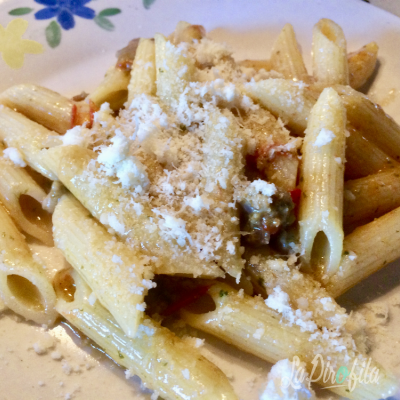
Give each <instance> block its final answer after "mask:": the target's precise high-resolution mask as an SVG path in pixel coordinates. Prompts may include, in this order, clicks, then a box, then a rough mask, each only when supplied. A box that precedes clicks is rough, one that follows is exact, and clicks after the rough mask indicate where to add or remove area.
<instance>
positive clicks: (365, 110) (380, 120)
mask: <svg viewBox="0 0 400 400" xmlns="http://www.w3.org/2000/svg"><path fill="white" fill-rule="evenodd" d="M335 90H337V92H338V93H339V94H340V95H341V97H342V101H343V104H344V106H345V107H346V111H347V118H348V121H349V122H350V123H351V125H352V126H354V127H355V128H356V129H358V130H359V131H360V132H361V134H362V135H363V136H364V137H365V138H366V139H368V140H369V141H371V142H372V143H374V144H375V145H376V146H377V147H379V148H380V149H381V150H382V151H384V152H385V153H386V154H387V155H389V156H390V157H392V158H393V159H395V160H396V161H399V160H400V127H399V125H398V124H397V123H396V122H395V121H394V120H393V119H392V118H391V117H389V116H388V115H387V114H385V112H384V111H383V109H382V108H381V107H380V106H379V105H377V104H375V103H373V102H372V101H371V100H370V99H369V98H368V97H367V96H365V95H364V94H362V93H360V92H357V91H356V90H354V89H352V88H350V87H348V86H337V87H335Z"/></svg>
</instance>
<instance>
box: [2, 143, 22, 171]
mask: <svg viewBox="0 0 400 400" xmlns="http://www.w3.org/2000/svg"><path fill="white" fill-rule="evenodd" d="M3 156H4V157H5V158H8V159H9V160H10V161H12V162H13V163H14V164H15V165H16V166H18V167H21V168H24V167H26V162H25V161H24V156H23V155H22V153H21V152H20V151H19V150H18V149H16V148H15V147H8V148H7V149H4V150H3Z"/></svg>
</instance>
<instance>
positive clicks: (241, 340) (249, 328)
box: [181, 283, 398, 400]
mask: <svg viewBox="0 0 400 400" xmlns="http://www.w3.org/2000/svg"><path fill="white" fill-rule="evenodd" d="M208 293H209V294H210V295H211V296H212V298H213V300H214V302H215V306H216V308H215V310H214V311H210V312H208V313H205V314H192V313H190V312H188V311H182V312H181V317H182V319H183V320H184V321H185V322H186V323H187V324H189V325H190V326H193V327H194V328H197V329H200V330H202V331H204V332H207V333H210V334H212V335H214V336H216V337H218V338H220V339H222V340H224V341H226V342H227V343H229V344H232V345H234V346H236V347H238V348H239V349H241V350H244V351H246V352H248V353H250V354H253V355H255V356H257V357H260V358H262V359H263V360H266V361H269V362H272V363H276V362H277V361H279V360H283V359H286V358H289V359H291V358H293V357H294V356H298V357H299V358H300V359H301V361H303V362H305V363H306V369H307V371H308V372H309V373H310V372H311V371H312V373H311V376H312V377H314V380H316V382H317V383H318V384H319V385H321V386H322V387H326V388H327V389H329V390H331V391H333V392H335V393H337V394H339V395H342V396H344V397H349V398H351V399H353V400H367V399H368V400H378V399H380V398H382V397H385V398H386V397H387V396H390V395H393V394H394V393H396V390H397V389H398V382H397V379H396V378H395V377H394V376H392V375H390V374H389V373H388V372H387V371H385V370H383V369H382V368H381V367H380V366H379V365H378V364H376V363H375V362H373V361H372V360H371V361H370V371H371V370H372V368H374V367H375V371H376V370H378V372H377V374H379V380H378V382H379V383H378V384H376V383H372V382H371V381H370V380H368V383H367V379H366V380H365V381H364V382H362V383H358V382H357V378H355V383H356V385H355V386H354V388H352V390H351V391H350V390H349V389H348V387H353V386H351V385H352V381H353V379H352V378H351V377H350V378H346V379H345V381H344V382H342V383H343V386H340V385H335V384H333V385H332V383H331V380H329V379H326V380H325V379H324V378H323V375H324V374H323V373H321V367H320V364H318V362H316V361H315V360H316V359H318V355H319V357H322V358H323V357H324V356H325V357H326V358H327V360H329V361H330V365H331V366H332V367H333V368H335V366H336V369H339V367H341V366H346V368H348V370H349V371H350V370H352V367H353V365H354V370H353V372H354V374H356V376H359V373H360V371H363V370H364V368H363V367H362V366H361V365H362V363H363V361H366V360H367V358H366V357H365V356H363V355H362V354H360V353H359V352H358V351H357V350H354V348H353V346H354V344H352V343H351V338H349V335H348V334H346V333H343V334H341V333H338V334H337V335H335V339H336V344H335V345H333V344H331V343H330V342H331V341H332V339H325V338H324V334H322V332H325V333H326V332H327V331H325V330H324V329H323V327H320V328H317V327H316V328H315V331H313V333H311V332H309V331H305V330H304V329H301V328H300V326H299V325H297V324H295V323H292V324H290V323H285V322H284V321H285V317H283V316H282V311H280V312H277V311H275V310H273V309H271V308H269V307H267V305H266V304H265V303H264V301H263V300H262V299H261V298H260V297H250V296H248V295H246V294H244V293H239V292H237V291H235V290H234V289H232V288H230V287H229V286H227V285H225V284H219V283H218V284H216V285H214V286H212V287H211V288H210V289H209V291H208ZM290 308H291V306H290V305H286V304H285V305H282V308H281V310H285V311H288V309H290ZM296 315H298V314H296ZM299 324H300V323H299ZM328 336H329V335H328ZM350 337H351V336H350ZM342 340H343V342H342ZM348 340H350V342H348ZM339 343H341V344H342V343H347V346H344V347H345V348H346V350H344V349H343V348H342V346H341V345H339V346H338V344H339ZM346 355H347V357H346ZM356 360H357V361H356ZM322 372H323V371H322ZM367 375H368V374H367ZM373 376H374V373H370V374H369V375H368V378H370V379H371V378H373ZM317 377H319V378H317ZM333 383H336V382H335V381H333ZM353 383H354V381H353Z"/></svg>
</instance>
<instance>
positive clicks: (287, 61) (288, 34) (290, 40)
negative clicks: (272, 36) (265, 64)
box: [270, 24, 309, 82]
mask: <svg viewBox="0 0 400 400" xmlns="http://www.w3.org/2000/svg"><path fill="white" fill-rule="evenodd" d="M270 62H271V67H272V68H271V69H273V70H275V71H277V72H280V73H281V74H282V75H283V76H284V77H285V78H286V79H293V80H294V81H303V82H308V81H309V77H308V73H307V70H306V66H305V65H304V61H303V57H302V55H301V52H300V49H299V45H298V44H297V41H296V35H295V33H294V29H293V26H292V25H291V24H286V25H285V26H284V27H283V29H282V31H281V33H280V34H279V36H278V38H277V39H276V41H275V43H274V45H273V47H272V51H271V58H270Z"/></svg>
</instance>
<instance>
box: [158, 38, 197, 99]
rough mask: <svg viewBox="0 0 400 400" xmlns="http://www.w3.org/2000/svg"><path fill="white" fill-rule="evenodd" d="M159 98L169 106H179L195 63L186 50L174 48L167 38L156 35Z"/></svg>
mask: <svg viewBox="0 0 400 400" xmlns="http://www.w3.org/2000/svg"><path fill="white" fill-rule="evenodd" d="M154 40H155V46H156V48H155V51H156V73H157V96H158V97H159V98H160V99H161V100H162V101H163V102H164V103H165V104H166V105H169V106H172V105H174V106H177V104H178V100H179V96H180V95H181V93H183V91H184V89H185V87H186V85H187V83H188V82H189V81H190V80H191V77H192V75H193V72H194V62H193V59H192V58H190V57H189V56H188V55H187V54H186V53H185V51H184V50H182V49H181V48H179V47H177V46H174V45H173V44H172V43H171V42H169V41H168V40H167V39H166V38H165V36H163V35H161V34H156V35H155V36H154Z"/></svg>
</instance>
